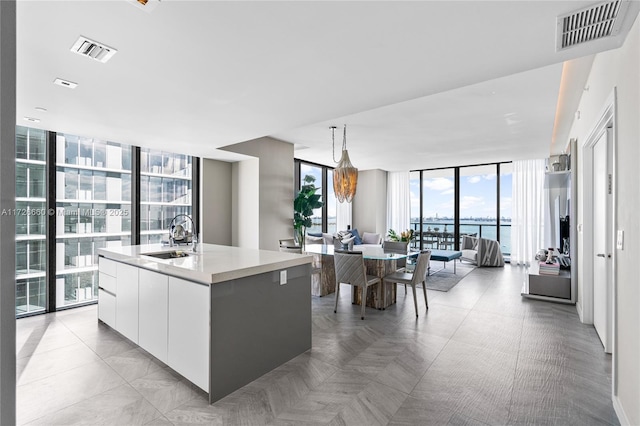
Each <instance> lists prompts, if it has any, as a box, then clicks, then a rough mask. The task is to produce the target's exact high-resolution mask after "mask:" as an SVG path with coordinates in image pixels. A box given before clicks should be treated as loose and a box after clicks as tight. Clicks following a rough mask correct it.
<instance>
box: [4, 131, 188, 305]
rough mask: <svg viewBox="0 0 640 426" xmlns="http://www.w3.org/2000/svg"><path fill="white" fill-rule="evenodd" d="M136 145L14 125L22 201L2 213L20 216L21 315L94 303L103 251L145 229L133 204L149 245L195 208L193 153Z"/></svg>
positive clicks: (18, 287)
mask: <svg viewBox="0 0 640 426" xmlns="http://www.w3.org/2000/svg"><path fill="white" fill-rule="evenodd" d="M136 149H138V148H136ZM134 152H136V151H135V150H134V149H133V147H131V146H127V145H122V144H118V143H114V142H110V141H103V140H99V139H95V138H88V137H80V136H76V135H70V134H64V133H55V132H48V131H44V130H39V129H31V128H27V127H20V126H18V127H17V128H16V208H15V209H14V210H13V211H11V212H6V213H3V214H12V215H15V216H16V315H17V316H24V315H30V314H34V313H39V312H46V311H51V310H56V309H64V308H68V307H73V306H80V305H83V304H86V303H95V301H96V299H97V286H98V277H97V265H98V253H97V250H98V249H99V248H103V247H114V246H122V245H129V244H131V243H132V241H133V238H134V237H138V236H139V235H140V234H139V233H136V235H133V233H134V232H135V230H136V226H134V224H135V223H136V222H135V221H136V218H134V217H133V211H134V210H135V209H134V207H138V210H139V211H140V212H141V215H140V216H141V217H142V220H141V224H142V225H146V228H143V232H141V233H143V234H144V235H143V236H142V238H141V240H142V241H141V243H143V244H144V243H147V242H156V241H160V240H161V239H162V236H163V235H164V234H167V235H168V224H169V221H170V220H171V218H173V217H174V216H175V215H176V214H178V213H185V214H189V215H190V214H191V212H192V210H193V208H192V202H193V197H194V196H192V180H193V176H192V174H193V173H197V171H193V169H192V163H193V161H195V157H190V156H186V155H183V154H170V153H166V152H156V151H150V150H144V149H143V150H142V155H140V156H138V157H136V156H135V155H134ZM137 161H141V162H142V164H140V165H139V166H138V167H134V162H135V164H138V163H137ZM143 161H144V162H143ZM136 169H137V170H138V171H139V172H138V176H139V179H140V182H141V185H142V184H144V185H146V186H145V188H146V192H143V191H142V188H139V193H140V195H141V196H136V192H135V191H134V188H135V178H134V177H133V176H132V174H133V173H134V170H136ZM196 170H197V169H196ZM195 191H197V188H196V189H195ZM195 196H196V197H197V195H195ZM150 218H153V219H154V220H155V222H154V221H152V220H151V219H150ZM49 219H51V220H49ZM145 219H146V220H145ZM138 229H140V228H138ZM48 236H49V237H50V238H48Z"/></svg>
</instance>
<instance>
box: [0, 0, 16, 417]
mask: <svg viewBox="0 0 640 426" xmlns="http://www.w3.org/2000/svg"><path fill="white" fill-rule="evenodd" d="M0 39H2V44H1V45H0V167H1V168H2V174H0V210H2V209H7V210H9V209H14V208H15V201H16V198H15V197H16V186H15V162H16V161H15V155H16V2H15V1H0ZM15 236H16V225H15V220H14V217H13V216H11V215H5V216H1V217H0V258H1V259H2V262H0V283H1V284H2V285H0V424H2V425H12V424H15V423H16V316H15V315H16V287H15V277H16V275H15V273H16V265H15Z"/></svg>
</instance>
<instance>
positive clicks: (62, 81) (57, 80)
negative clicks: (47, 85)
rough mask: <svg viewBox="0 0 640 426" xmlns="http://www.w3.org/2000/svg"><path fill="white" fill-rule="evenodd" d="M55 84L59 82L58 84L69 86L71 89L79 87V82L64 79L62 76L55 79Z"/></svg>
mask: <svg viewBox="0 0 640 426" xmlns="http://www.w3.org/2000/svg"><path fill="white" fill-rule="evenodd" d="M53 84H57V85H58V86H62V87H68V88H69V89H75V88H76V87H78V83H74V82H73V81H69V80H63V79H61V78H56V79H55V80H53Z"/></svg>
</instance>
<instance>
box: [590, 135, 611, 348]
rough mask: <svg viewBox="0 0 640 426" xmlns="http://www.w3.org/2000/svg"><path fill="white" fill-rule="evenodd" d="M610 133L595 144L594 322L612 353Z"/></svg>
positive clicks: (601, 338)
mask: <svg viewBox="0 0 640 426" xmlns="http://www.w3.org/2000/svg"><path fill="white" fill-rule="evenodd" d="M609 134H610V129H607V131H606V132H605V133H604V134H603V135H602V136H601V137H600V139H599V140H598V142H596V144H595V145H594V147H593V251H594V253H593V325H594V326H595V328H596V331H597V332H598V336H600V340H601V341H602V345H603V346H604V350H605V352H607V353H611V337H612V331H611V327H612V323H613V321H612V318H611V313H612V311H611V302H612V294H613V292H612V288H611V286H612V283H611V280H610V277H611V274H610V268H611V247H610V235H609V233H610V231H609V230H610V229H611V227H610V223H611V222H610V221H611V213H610V212H611V211H612V209H611V202H612V195H611V194H610V190H611V188H610V185H611V183H610V179H611V177H610V168H609V164H610V160H611V158H610V155H609V146H610V144H609V141H610V140H611V139H610V138H609Z"/></svg>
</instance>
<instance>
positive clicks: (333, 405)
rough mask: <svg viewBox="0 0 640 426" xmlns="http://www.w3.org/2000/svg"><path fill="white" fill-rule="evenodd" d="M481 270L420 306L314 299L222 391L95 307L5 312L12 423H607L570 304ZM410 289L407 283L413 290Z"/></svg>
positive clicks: (600, 363) (598, 366)
mask: <svg viewBox="0 0 640 426" xmlns="http://www.w3.org/2000/svg"><path fill="white" fill-rule="evenodd" d="M523 274H524V271H523V269H522V268H519V267H515V266H514V267H512V266H509V265H507V266H506V267H505V268H480V269H475V270H474V271H473V272H471V273H470V274H469V275H467V276H466V277H465V278H464V279H463V280H462V281H460V283H459V284H458V285H456V286H455V287H454V288H453V289H452V290H451V291H449V292H447V293H442V292H437V291H433V292H432V291H429V292H428V296H429V311H428V312H425V306H424V301H423V298H422V297H421V296H420V295H418V296H419V297H418V307H419V309H420V317H419V318H417V319H416V317H415V314H414V307H413V299H412V297H411V294H409V295H407V296H405V294H404V291H402V290H400V291H399V293H398V302H397V303H396V304H395V305H394V306H392V307H390V308H388V309H386V310H384V311H377V310H374V309H367V312H366V318H365V320H364V321H362V320H360V316H359V313H358V312H359V307H358V306H352V305H351V303H350V300H349V295H350V294H349V293H350V292H349V291H348V290H349V288H348V286H345V287H344V290H345V291H343V292H342V295H341V300H340V301H339V305H338V313H337V314H334V313H333V303H334V296H333V295H330V296H326V297H323V298H315V297H314V298H313V299H312V307H313V310H312V315H313V318H312V320H313V347H312V349H311V350H310V351H308V352H306V353H304V354H302V355H300V356H298V357H296V358H295V359H293V360H291V361H290V362H287V363H286V364H284V365H282V366H280V367H279V368H277V369H275V370H273V371H271V372H269V373H267V374H265V375H264V376H262V377H260V378H258V379H257V380H255V381H253V382H251V383H249V384H248V385H246V386H244V387H243V388H241V389H239V390H237V391H236V392H234V393H232V394H231V395H228V396H227V397H225V398H223V399H222V400H220V401H218V402H216V403H214V404H212V405H209V404H208V403H207V400H206V396H205V395H204V393H203V392H201V391H199V390H198V389H196V388H195V387H194V386H193V385H192V384H191V383H190V382H188V381H187V380H185V379H183V378H181V377H180V376H179V375H177V374H176V373H174V372H173V371H172V370H170V369H169V368H167V367H166V366H165V365H164V364H162V363H161V362H159V361H157V360H156V359H155V358H153V357H152V356H150V355H149V354H147V353H146V352H144V351H143V350H141V349H140V348H138V347H136V346H135V345H133V344H131V343H129V342H127V341H126V340H125V339H123V338H121V337H120V336H119V335H118V334H117V333H114V332H113V331H111V330H110V329H108V328H107V327H105V326H103V325H100V324H99V323H98V322H97V319H96V315H97V308H96V306H89V307H84V308H80V309H74V310H68V311H63V312H58V313H55V314H47V315H41V316H37V317H30V318H24V319H20V320H18V322H17V329H18V333H17V334H18V335H17V354H18V362H17V370H18V386H17V395H18V401H17V409H18V424H21V425H22V424H29V425H67V424H86V425H92V424H103V425H109V424H111V425H139V424H148V425H193V424H207V425H267V424H268V425H432V424H433V425H484V424H489V425H523V424H529V425H547V424H561V425H564V424H568V425H609V424H611V425H616V424H618V420H617V417H616V415H615V413H614V410H613V406H612V403H611V357H610V356H608V355H606V354H605V353H604V352H603V349H602V346H601V344H600V342H599V340H598V337H597V335H596V332H595V330H594V328H593V327H592V326H589V325H584V324H581V323H580V321H579V319H578V315H577V313H576V310H575V307H574V306H568V305H561V304H554V303H548V302H542V301H534V300H527V299H523V298H522V297H521V296H520V288H521V283H522V280H523ZM421 291H422V289H418V292H421Z"/></svg>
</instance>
